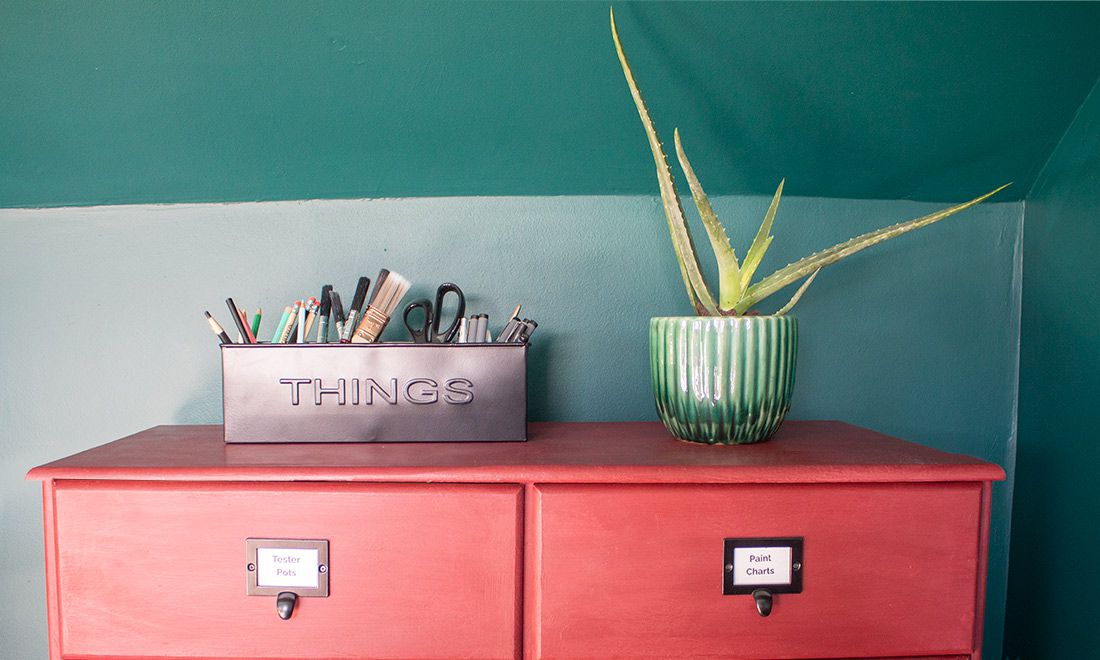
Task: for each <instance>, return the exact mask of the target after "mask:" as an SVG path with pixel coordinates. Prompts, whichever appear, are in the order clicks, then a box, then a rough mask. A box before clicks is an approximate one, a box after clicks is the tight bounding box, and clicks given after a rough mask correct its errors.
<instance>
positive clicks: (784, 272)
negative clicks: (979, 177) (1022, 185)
mask: <svg viewBox="0 0 1100 660" xmlns="http://www.w3.org/2000/svg"><path fill="white" fill-rule="evenodd" d="M1010 185H1012V184H1011V183H1006V184H1005V185H1003V186H1001V187H1000V188H997V189H996V190H993V191H991V192H988V193H986V194H984V195H982V196H981V197H975V198H974V199H972V200H970V201H969V202H963V203H962V204H958V205H956V206H952V207H950V208H946V209H942V210H940V211H936V212H935V213H930V214H928V215H926V216H922V217H920V218H916V219H913V220H907V221H905V222H899V223H898V224H896V225H891V226H889V227H883V228H882V229H876V230H875V231H870V232H867V233H866V234H861V235H860V236H856V237H855V238H852V239H849V240H847V241H845V242H843V243H838V244H836V245H834V246H833V247H831V248H829V249H827V250H822V251H820V252H815V253H814V254H811V255H810V256H808V257H805V258H803V259H800V260H798V261H796V262H794V263H792V264H788V265H786V266H784V267H783V268H780V269H779V270H777V271H775V272H774V273H772V274H771V275H768V276H767V277H765V278H764V279H762V280H760V281H759V282H757V283H756V284H754V285H752V286H750V287H749V288H748V290H746V291H745V296H744V297H743V298H742V299H741V301H740V302H739V303H738V304H737V306H736V307H735V308H734V311H735V312H736V313H738V314H744V313H745V312H747V311H748V310H749V309H751V308H752V307H753V305H756V304H757V303H759V302H760V301H761V300H764V299H765V298H767V297H768V296H770V295H772V294H773V293H775V292H776V291H779V290H780V289H783V288H784V287H786V286H788V285H790V284H793V283H795V282H797V281H798V280H800V279H802V278H803V277H806V276H807V275H809V274H810V273H811V272H813V271H816V270H820V269H822V268H824V267H825V266H829V265H831V264H835V263H836V262H838V261H840V260H841V259H844V258H846V257H849V256H851V255H853V254H855V253H856V252H859V251H861V250H865V249H867V248H869V247H871V246H872V245H877V244H879V243H881V242H883V241H886V240H889V239H891V238H894V237H896V236H900V235H902V234H905V233H908V232H911V231H913V230H914V229H920V228H921V227H926V226H928V225H930V224H932V223H934V222H939V221H940V220H943V219H944V218H947V217H949V216H952V215H955V214H956V213H958V212H960V211H965V210H966V209H968V208H970V207H971V206H974V205H976V204H980V203H981V202H984V201H985V200H987V199H989V198H990V197H992V196H993V195H996V194H997V193H999V192H1001V191H1002V190H1004V189H1005V188H1007V187H1008V186H1010Z"/></svg>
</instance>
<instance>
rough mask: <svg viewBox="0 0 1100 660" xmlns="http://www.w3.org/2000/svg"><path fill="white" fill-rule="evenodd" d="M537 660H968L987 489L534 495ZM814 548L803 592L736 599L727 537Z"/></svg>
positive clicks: (601, 490)
mask: <svg viewBox="0 0 1100 660" xmlns="http://www.w3.org/2000/svg"><path fill="white" fill-rule="evenodd" d="M532 505H533V510H534V511H533V515H532V530H531V533H530V539H531V544H532V547H533V548H534V550H533V552H532V557H533V558H532V560H531V561H530V563H529V567H530V569H531V573H532V574H531V575H530V578H529V579H530V582H529V584H528V596H529V598H530V601H531V602H530V604H529V606H528V607H529V610H530V611H529V612H528V617H529V621H530V622H531V625H532V626H533V628H534V630H533V635H532V636H531V637H530V638H529V639H528V640H527V645H528V651H529V654H530V656H531V657H536V658H669V657H677V658H701V657H707V658H718V657H721V658H839V657H843V658H851V657H875V656H890V657H897V656H941V655H967V654H969V653H971V652H972V650H973V647H974V636H975V626H974V624H975V611H976V606H977V598H978V596H977V589H978V557H979V534H980V533H981V532H980V530H981V526H980V520H981V486H980V485H979V484H851V485H832V484H824V485H782V484H774V485H735V486H707V485H692V486H687V485H685V486H663V485H649V486H646V485H636V486H629V485H544V486H538V487H537V489H536V491H535V493H534V494H533V497H532ZM737 537H745V538H774V537H802V538H803V539H804V548H803V565H804V568H803V571H802V573H803V591H802V593H800V594H781V595H776V596H775V598H774V609H773V611H772V613H771V616H769V617H768V618H764V617H761V616H760V615H759V614H757V612H756V608H755V605H754V601H753V599H752V597H751V596H749V595H730V596H725V595H723V594H722V586H723V585H722V583H723V568H724V563H723V539H725V538H737Z"/></svg>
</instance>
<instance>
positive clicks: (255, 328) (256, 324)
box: [252, 307, 264, 337]
mask: <svg viewBox="0 0 1100 660" xmlns="http://www.w3.org/2000/svg"><path fill="white" fill-rule="evenodd" d="M263 315H264V310H263V308H262V307H257V308H256V315H255V316H253V317H252V336H253V337H259V336H260V318H261V317H262V316H263Z"/></svg>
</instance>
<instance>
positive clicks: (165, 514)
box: [55, 481, 522, 659]
mask: <svg viewBox="0 0 1100 660" xmlns="http://www.w3.org/2000/svg"><path fill="white" fill-rule="evenodd" d="M521 492H522V489H521V487H520V486H516V485H430V484H420V485H414V484H350V483H349V484H324V483H271V484H264V483H250V484H237V483H163V484H161V483H153V482H94V481H59V482H57V485H56V489H55V510H56V516H57V522H56V534H57V547H58V561H57V566H58V568H57V581H58V590H57V593H58V601H59V605H60V612H59V622H60V631H61V635H60V638H61V655H62V657H66V658H76V657H84V656H108V657H112V658H119V657H158V658H160V657H187V658H250V659H252V658H265V659H266V658H272V659H274V658H337V657H339V658H455V657H470V658H515V657H517V654H518V652H519V641H518V640H519V636H518V625H519V621H518V612H519V611H520V609H519V600H518V599H519V575H520V571H521V566H520V558H521V556H522V554H521V550H520V547H519V538H520V530H521V525H522V521H521V518H520V494H521ZM249 537H256V538H286V539H327V540H328V541H329V567H330V570H329V576H330V577H329V579H330V595H329V596H328V597H327V598H299V599H298V605H297V608H296V610H295V612H294V615H293V617H292V618H291V619H289V620H287V621H284V620H282V619H280V618H279V617H278V616H277V614H276V609H275V598H274V597H260V596H247V595H246V594H245V588H246V581H247V574H246V561H245V539H246V538H249Z"/></svg>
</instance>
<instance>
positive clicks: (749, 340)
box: [649, 316, 798, 445]
mask: <svg viewBox="0 0 1100 660" xmlns="http://www.w3.org/2000/svg"><path fill="white" fill-rule="evenodd" d="M797 353H798V323H797V321H796V320H795V319H794V318H792V317H790V316H738V317H720V316H662V317H656V318H652V319H650V321H649V363H650V371H651V373H652V376H653V396H654V398H655V399H656V400H657V413H658V414H659V415H660V417H661V421H662V422H664V424H665V426H666V427H667V428H668V430H669V431H671V432H672V434H673V435H675V436H676V437H677V438H680V439H681V440H688V441H690V442H705V443H708V444H727V445H741V444H749V443H753V442H761V441H763V440H767V439H768V438H770V437H771V436H772V434H774V433H775V431H776V430H777V429H778V428H779V425H780V424H781V423H783V418H784V417H786V416H787V411H788V410H790V408H791V392H792V391H793V390H794V371H795V357H796V356H797Z"/></svg>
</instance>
